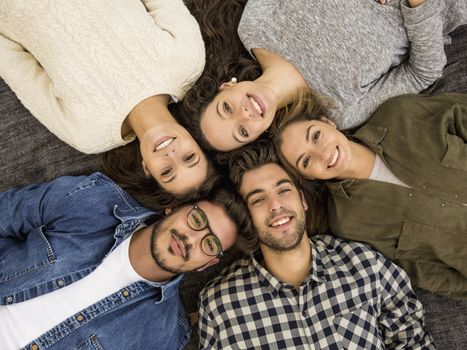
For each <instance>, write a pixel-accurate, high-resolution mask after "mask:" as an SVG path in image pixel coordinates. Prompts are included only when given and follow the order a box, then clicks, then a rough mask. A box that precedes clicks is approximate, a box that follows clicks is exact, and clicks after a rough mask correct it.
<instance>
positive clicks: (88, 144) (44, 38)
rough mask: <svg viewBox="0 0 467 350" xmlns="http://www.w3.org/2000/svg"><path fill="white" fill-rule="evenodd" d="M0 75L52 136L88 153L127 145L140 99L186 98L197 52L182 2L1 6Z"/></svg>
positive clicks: (198, 42) (199, 44)
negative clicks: (127, 124) (125, 133)
mask: <svg viewBox="0 0 467 350" xmlns="http://www.w3.org/2000/svg"><path fill="white" fill-rule="evenodd" d="M0 57H1V60H0V76H1V77H2V78H3V79H4V80H5V82H6V83H7V84H8V85H9V86H10V87H11V89H12V90H13V91H14V92H15V93H16V95H17V96H18V98H19V99H20V100H21V101H22V103H23V104H24V105H25V106H26V107H27V108H28V109H29V110H30V111H31V113H32V114H33V115H34V116H35V117H36V118H37V119H39V121H40V122H41V123H42V124H44V125H45V126H46V127H47V128H48V129H49V130H50V131H51V132H53V133H54V134H55V135H57V136H58V137H59V138H60V139H62V140H63V141H65V142H66V143H68V144H70V145H71V146H73V147H75V148H76V149H78V150H80V151H82V152H85V153H99V152H103V151H106V150H108V149H111V148H114V147H118V146H121V145H124V144H125V143H127V142H129V141H130V140H123V139H122V138H121V125H122V123H123V121H124V119H125V118H126V116H127V115H128V113H129V112H130V111H131V110H132V109H133V108H134V107H135V106H136V105H137V104H138V103H139V102H141V101H142V100H144V99H145V98H148V97H150V96H154V95H158V94H170V95H172V96H175V97H177V98H183V96H184V95H185V93H186V91H187V90H188V89H189V88H190V86H191V85H192V84H193V83H194V82H195V81H196V79H197V78H198V77H199V75H200V74H201V72H202V70H203V67H204V63H205V51H204V43H203V40H202V37H201V33H200V30H199V26H198V23H197V22H196V20H195V19H194V18H193V17H192V16H191V14H190V13H189V11H188V9H187V8H186V7H185V5H184V4H183V1H182V0H153V1H151V0H145V1H136V0H125V1H121V0H99V1H89V0H84V1H83V0H50V1H39V0H2V1H1V3H0Z"/></svg>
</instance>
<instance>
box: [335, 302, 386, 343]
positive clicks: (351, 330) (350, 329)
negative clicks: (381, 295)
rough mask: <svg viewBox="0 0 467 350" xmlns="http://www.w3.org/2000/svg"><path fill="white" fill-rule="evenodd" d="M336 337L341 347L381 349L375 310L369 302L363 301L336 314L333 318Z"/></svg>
mask: <svg viewBox="0 0 467 350" xmlns="http://www.w3.org/2000/svg"><path fill="white" fill-rule="evenodd" d="M333 322H334V327H335V329H336V333H335V334H336V337H337V338H338V340H339V341H340V343H341V345H342V348H343V349H362V350H369V349H375V350H378V349H383V348H384V344H383V343H382V342H381V339H379V338H378V334H379V330H378V317H377V311H376V310H375V309H374V307H373V305H372V304H371V303H365V304H362V305H360V306H359V307H356V308H354V309H351V310H349V311H346V312H343V313H341V314H339V315H337V316H336V317H335V318H334V320H333Z"/></svg>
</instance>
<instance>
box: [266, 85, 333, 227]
mask: <svg viewBox="0 0 467 350" xmlns="http://www.w3.org/2000/svg"><path fill="white" fill-rule="evenodd" d="M331 105H332V104H331V103H330V102H329V101H327V100H325V99H324V98H322V97H319V96H318V95H316V94H315V93H313V92H312V91H304V92H303V93H302V94H300V95H299V96H298V98H297V99H295V100H294V101H293V103H291V104H290V105H289V106H287V107H286V108H285V109H283V110H281V111H280V112H279V113H278V114H277V115H276V118H275V120H274V122H273V125H272V127H271V129H270V132H269V134H270V136H271V138H272V140H273V143H274V148H275V149H276V152H277V155H278V157H279V160H280V162H281V163H282V164H283V166H284V168H285V169H287V172H288V173H289V174H294V176H295V177H297V178H299V179H300V182H301V183H302V188H303V189H304V193H305V197H306V198H307V200H308V203H311V205H312V208H313V212H314V217H313V222H312V227H313V230H314V231H315V232H317V233H325V232H326V231H327V230H328V218H327V202H328V195H329V193H328V189H327V187H326V185H325V181H322V180H307V179H305V178H304V177H302V176H301V175H300V174H299V173H298V171H297V170H296V169H295V168H293V167H292V166H291V165H290V164H289V163H288V162H287V160H286V159H285V157H284V156H283V155H282V152H281V146H282V143H283V139H282V132H283V131H284V129H285V128H286V127H287V126H288V125H290V124H293V123H298V122H301V121H304V120H319V119H320V118H321V117H327V116H329V109H330V106H331Z"/></svg>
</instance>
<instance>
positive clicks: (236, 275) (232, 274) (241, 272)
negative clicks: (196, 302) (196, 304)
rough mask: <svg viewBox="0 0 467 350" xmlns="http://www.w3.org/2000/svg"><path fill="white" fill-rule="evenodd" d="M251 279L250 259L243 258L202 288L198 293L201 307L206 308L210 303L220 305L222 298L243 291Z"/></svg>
mask: <svg viewBox="0 0 467 350" xmlns="http://www.w3.org/2000/svg"><path fill="white" fill-rule="evenodd" d="M252 278H253V274H252V268H251V259H250V258H248V257H244V258H242V259H240V260H238V261H236V262H234V263H233V264H232V265H230V266H228V267H227V268H225V269H224V270H223V271H222V272H221V273H220V275H219V276H218V277H216V278H214V279H213V280H211V281H210V282H209V283H208V284H207V285H206V286H205V287H204V288H203V290H202V291H201V293H200V301H201V307H202V308H206V307H208V305H209V304H210V303H212V302H215V303H216V304H218V303H222V299H223V298H224V297H226V296H229V295H233V294H235V293H238V292H241V291H242V290H244V289H245V286H246V285H249V283H250V282H251V280H252Z"/></svg>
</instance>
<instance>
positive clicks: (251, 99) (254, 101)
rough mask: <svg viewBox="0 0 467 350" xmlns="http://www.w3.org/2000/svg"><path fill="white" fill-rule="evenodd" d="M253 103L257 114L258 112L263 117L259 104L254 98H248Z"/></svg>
mask: <svg viewBox="0 0 467 350" xmlns="http://www.w3.org/2000/svg"><path fill="white" fill-rule="evenodd" d="M248 99H249V100H250V102H251V104H252V105H253V107H255V109H256V112H258V113H259V114H260V115H263V110H262V109H261V107H260V106H259V104H258V102H256V100H255V99H254V98H253V97H251V96H250V97H249V98H248Z"/></svg>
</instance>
